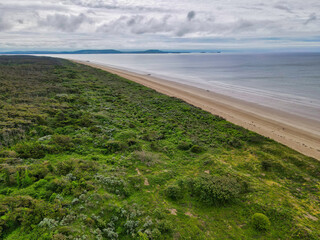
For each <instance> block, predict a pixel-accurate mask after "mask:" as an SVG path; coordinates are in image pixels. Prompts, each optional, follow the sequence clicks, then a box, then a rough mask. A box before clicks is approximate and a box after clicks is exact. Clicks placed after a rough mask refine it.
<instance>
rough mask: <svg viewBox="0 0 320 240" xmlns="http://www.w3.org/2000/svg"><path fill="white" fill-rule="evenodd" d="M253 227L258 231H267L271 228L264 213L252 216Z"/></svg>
mask: <svg viewBox="0 0 320 240" xmlns="http://www.w3.org/2000/svg"><path fill="white" fill-rule="evenodd" d="M252 225H253V227H254V229H256V230H258V231H267V230H269V228H270V225H271V223H270V220H269V218H268V217H267V216H266V215H264V214H262V213H255V214H253V216H252Z"/></svg>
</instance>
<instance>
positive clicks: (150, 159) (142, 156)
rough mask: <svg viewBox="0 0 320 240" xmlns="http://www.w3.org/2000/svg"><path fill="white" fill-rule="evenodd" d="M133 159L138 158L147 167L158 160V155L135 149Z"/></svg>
mask: <svg viewBox="0 0 320 240" xmlns="http://www.w3.org/2000/svg"><path fill="white" fill-rule="evenodd" d="M132 159H133V160H139V161H141V162H142V163H144V164H146V165H147V166H148V167H150V166H153V165H155V164H156V163H158V162H159V157H158V155H157V154H154V153H152V152H146V151H135V152H134V153H133V155H132Z"/></svg>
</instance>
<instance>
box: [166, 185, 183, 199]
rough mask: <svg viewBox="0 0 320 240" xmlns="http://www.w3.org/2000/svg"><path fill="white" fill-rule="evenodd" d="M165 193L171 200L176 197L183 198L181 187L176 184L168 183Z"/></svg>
mask: <svg viewBox="0 0 320 240" xmlns="http://www.w3.org/2000/svg"><path fill="white" fill-rule="evenodd" d="M165 194H166V196H167V197H168V198H170V199H172V200H178V199H181V198H183V193H182V189H181V187H180V186H178V185H169V186H168V187H167V188H166V189H165Z"/></svg>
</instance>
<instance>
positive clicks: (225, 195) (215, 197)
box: [192, 175, 241, 205]
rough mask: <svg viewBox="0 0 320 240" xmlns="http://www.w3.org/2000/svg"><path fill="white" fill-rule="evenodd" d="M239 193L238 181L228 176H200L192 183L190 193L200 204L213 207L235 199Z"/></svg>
mask: <svg viewBox="0 0 320 240" xmlns="http://www.w3.org/2000/svg"><path fill="white" fill-rule="evenodd" d="M240 191H241V185H240V184H239V183H238V181H237V180H236V179H235V178H233V177H229V176H222V177H215V176H210V175H209V176H202V177H198V178H197V179H195V180H194V181H193V183H192V193H193V195H194V196H196V197H197V198H198V199H199V200H200V201H201V202H203V203H205V204H208V205H213V204H222V203H227V202H230V201H232V200H234V199H236V198H237V197H238V196H239V194H240Z"/></svg>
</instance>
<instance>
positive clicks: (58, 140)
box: [51, 135, 73, 149]
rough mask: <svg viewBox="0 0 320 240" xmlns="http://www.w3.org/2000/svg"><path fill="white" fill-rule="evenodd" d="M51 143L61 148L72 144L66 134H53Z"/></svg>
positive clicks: (69, 146) (67, 147)
mask: <svg viewBox="0 0 320 240" xmlns="http://www.w3.org/2000/svg"><path fill="white" fill-rule="evenodd" d="M51 143H53V144H56V145H58V146H59V147H61V148H63V149H70V148H71V147H72V146H73V143H72V139H71V137H69V136H68V135H54V136H53V137H52V141H51Z"/></svg>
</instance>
